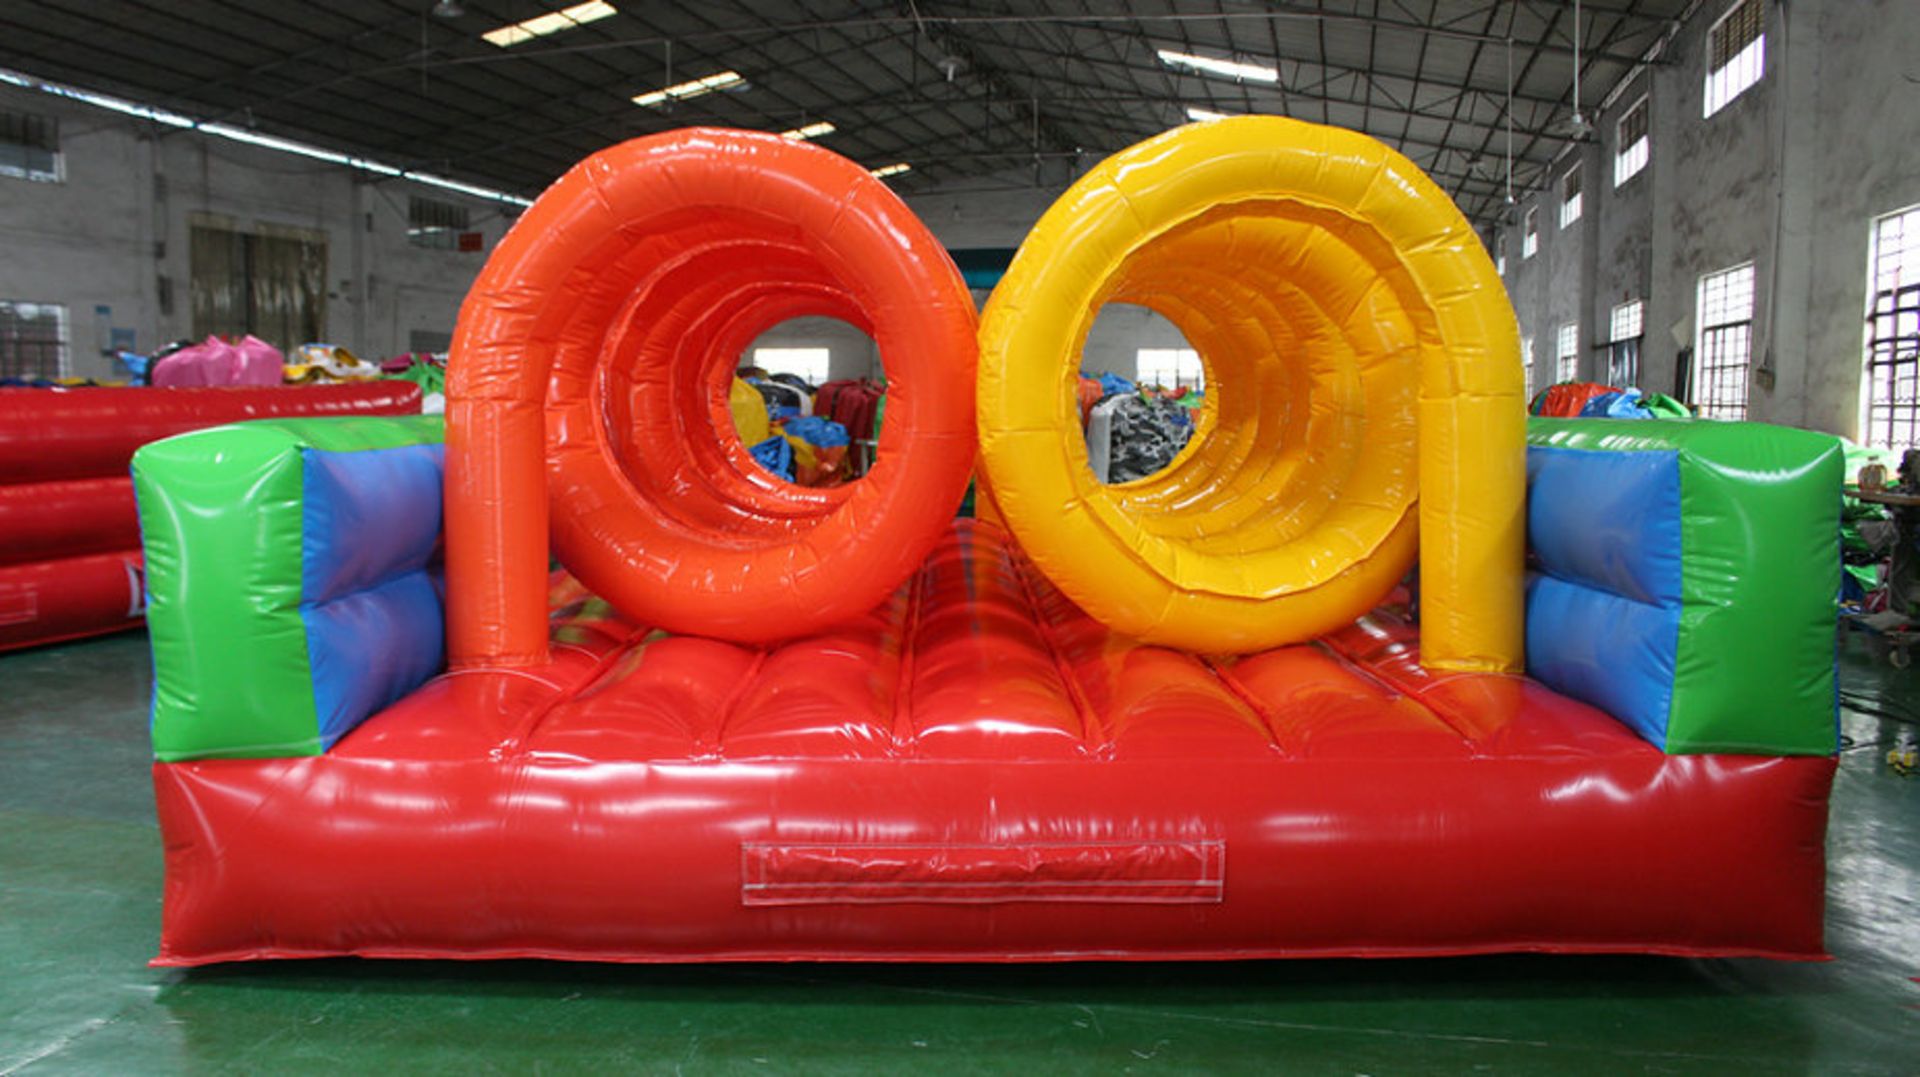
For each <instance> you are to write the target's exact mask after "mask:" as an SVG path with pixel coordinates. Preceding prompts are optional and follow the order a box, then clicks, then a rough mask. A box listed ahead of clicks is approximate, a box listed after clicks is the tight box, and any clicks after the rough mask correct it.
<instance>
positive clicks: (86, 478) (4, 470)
mask: <svg viewBox="0 0 1920 1077" xmlns="http://www.w3.org/2000/svg"><path fill="white" fill-rule="evenodd" d="M419 411H420V387H419V386H417V385H414V384H413V383H412V382H404V381H382V382H373V383H368V384H361V385H335V386H300V387H285V388H271V389H262V388H248V389H239V388H236V389H147V388H84V389H0V651H7V650H12V649H14V648H17V647H31V646H35V645H37V644H42V643H54V642H58V641H60V640H66V639H76V638H79V637H82V636H93V635H99V634H101V633H105V632H118V631H121V630H123V629H127V628H133V627H136V626H138V625H139V624H140V622H141V616H142V612H143V609H144V599H143V593H142V580H141V557H140V524H139V521H138V520H137V519H136V518H135V513H134V504H133V480H132V479H130V478H129V477H128V475H127V465H128V463H129V461H131V460H132V459H133V453H134V450H135V449H138V448H139V447H140V446H142V445H145V444H146V443H147V442H150V441H157V440H159V439H160V438H164V437H169V436H171V435H174V434H181V433H185V432H187V431H189V430H198V429H201V428H203V427H208V426H219V425H221V424H223V423H231V422H238V421H240V420H242V419H272V418H286V417H290V416H296V415H298V416H314V415H412V414H417V413H418V412H419Z"/></svg>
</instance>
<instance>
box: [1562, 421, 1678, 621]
mask: <svg viewBox="0 0 1920 1077" xmlns="http://www.w3.org/2000/svg"><path fill="white" fill-rule="evenodd" d="M1527 545H1528V546H1529V547H1531V549H1532V550H1533V552H1534V554H1535V555H1537V556H1538V557H1539V559H1540V564H1541V568H1542V569H1543V570H1544V571H1546V572H1547V573H1548V574H1550V575H1553V576H1557V577H1560V578H1561V579H1565V580H1574V581H1578V582H1580V583H1584V584H1586V585H1587V586H1589V587H1592V588H1594V589H1596V590H1600V591H1607V592H1611V593H1614V594H1618V595H1623V596H1625V597H1627V598H1630V599H1633V600H1634V601H1637V602H1648V603H1660V604H1677V603H1678V602H1679V601H1680V580H1681V577H1680V458H1679V453H1678V452H1673V451H1666V452H1603V451H1597V450H1587V449H1562V448H1553V447H1544V446H1534V447H1532V448H1529V449H1528V450H1527Z"/></svg>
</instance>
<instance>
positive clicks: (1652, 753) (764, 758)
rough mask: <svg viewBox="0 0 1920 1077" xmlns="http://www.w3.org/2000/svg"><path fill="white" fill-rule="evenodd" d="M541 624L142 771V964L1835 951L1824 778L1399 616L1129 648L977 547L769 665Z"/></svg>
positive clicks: (562, 619)
mask: <svg viewBox="0 0 1920 1077" xmlns="http://www.w3.org/2000/svg"><path fill="white" fill-rule="evenodd" d="M556 607H557V608H556V613H555V617H554V621H553V639H554V655H555V658H554V660H553V661H552V662H551V664H549V665H547V666H545V667H541V668H538V669H534V670H471V671H462V672H457V673H454V674H451V675H445V676H442V677H439V678H437V679H436V680H434V681H431V682H429V683H428V685H427V686H426V687H424V688H422V689H421V690H419V691H417V692H416V693H414V694H413V695H412V696H410V697H408V698H407V699H405V700H403V701H402V702H401V703H399V704H398V705H396V706H394V707H392V708H389V709H388V710H387V711H385V712H384V713H381V714H379V715H376V716H375V717H373V718H372V719H370V720H368V721H367V722H366V723H365V724H363V725H362V726H360V727H359V728H358V729H357V730H355V731H354V732H352V733H351V734H349V735H348V736H347V737H346V738H345V739H344V740H342V741H341V742H340V743H339V744H338V745H336V746H335V747H334V748H333V749H332V750H330V751H328V752H327V753H326V754H324V755H320V756H314V757H308V758H297V759H258V760H209V761H198V762H185V763H171V764H157V765H156V766H155V770H154V776H155V783H156V787H157V792H158V797H159V811H160V822H161V826H162V829H163V832H164V836H165V841H166V857H167V894H166V902H165V925H164V939H163V942H162V947H161V952H160V956H159V957H158V958H157V959H156V961H157V963H158V964H162V965H195V964H202V963H207V962H215V961H227V960H236V959H247V958H263V957H302V956H319V955H328V954H360V955H368V956H376V955H377V956H407V957H460V958H478V957H516V956H536V957H555V958H570V959H591V960H613V961H686V960H767V959H771V960H784V959H832V960H842V959H854V960H888V961H899V960H915V961H917V960H985V961H997V960H1070V959H1081V958H1123V959H1134V958H1138V959H1159V958H1230V957H1258V956H1307V955H1395V954H1452V953H1474V952H1483V951H1497V950H1549V951H1591V952H1602V951H1654V952H1661V953H1672V954H1689V955H1723V956H1725V955H1762V956H1769V957H1786V958H1813V957H1818V956H1821V954H1822V943H1821V928H1820V924H1821V908H1822V901H1823V872H1824V862H1823V841H1824V834H1825V826H1826V811H1825V804H1826V797H1827V793H1828V789H1829V785H1830V783H1831V780H1832V776H1833V770H1834V761H1833V760H1832V759H1831V758H1830V757H1788V758H1762V757H1757V756H1729V755H1667V754H1664V753H1662V752H1661V751H1659V750H1658V749H1657V748H1655V747H1653V746H1652V745H1650V744H1648V743H1646V742H1645V741H1643V740H1641V739H1640V738H1639V737H1637V736H1636V735H1634V734H1633V733H1632V732H1631V731H1630V730H1628V729H1627V728H1626V727H1625V726H1623V725H1622V724H1621V723H1619V722H1617V721H1615V720H1614V719H1613V718H1610V717H1608V716H1607V715H1605V714H1603V713H1601V712H1600V711H1597V710H1594V709H1593V708H1591V707H1588V706H1585V705H1583V704H1580V703H1576V702H1573V701H1571V700H1568V699H1566V698H1563V697H1561V696H1558V695H1555V694H1553V693H1552V692H1550V691H1548V690H1546V689H1544V688H1542V687H1540V686H1539V685H1537V684H1535V683H1533V682H1530V681H1527V680H1524V679H1522V678H1519V677H1513V676H1504V675H1494V674H1436V673H1432V672H1428V671H1424V670H1422V669H1421V668H1420V666H1419V665H1418V662H1417V654H1416V651H1415V646H1414V643H1413V642H1412V641H1413V638H1414V637H1413V635H1412V632H1411V631H1410V630H1409V629H1408V628H1407V627H1406V626H1404V625H1403V624H1401V623H1399V622H1398V621H1396V620H1394V619H1392V618H1390V617H1386V616H1384V615H1376V616H1374V617H1370V618H1366V619H1363V620H1362V621H1361V622H1359V623H1358V624H1356V625H1355V626H1354V627H1352V628H1350V629H1347V630H1345V631H1343V632H1341V633H1338V634H1336V635H1335V636H1333V637H1330V638H1328V639H1325V640H1322V641H1319V642H1317V643H1315V644H1311V645H1304V646H1294V647H1286V648H1282V649H1279V650H1274V651H1269V652H1266V653H1263V654H1258V655H1253V656H1250V657H1245V658H1240V659H1220V660H1209V659H1206V658H1200V657H1194V656H1191V655H1187V654H1184V653H1180V652H1177V651H1172V650H1166V649H1162V648H1157V647H1146V646H1139V645H1135V644H1133V643H1131V642H1129V641H1127V640H1126V639H1123V638H1121V637H1118V636H1115V635H1113V634H1111V633H1109V632H1108V631H1107V630H1105V629H1103V628H1101V627H1100V626H1099V625H1098V624H1096V623H1095V622H1093V621H1092V620H1090V619H1088V618H1087V617H1086V616H1085V615H1084V614H1082V613H1080V612H1079V611H1078V610H1077V609H1075V608H1074V607H1073V606H1072V605H1071V604H1070V603H1068V602H1067V601H1065V600H1064V599H1062V598H1061V597H1060V596H1059V594H1058V593H1057V592H1055V591H1053V590H1052V589H1051V588H1050V587H1049V586H1048V585H1047V584H1046V583H1045V582H1044V580H1042V579H1041V577H1040V576H1039V575H1038V573H1036V572H1034V571H1033V570H1032V569H1031V566H1028V565H1026V564H1024V562H1022V561H1021V560H1020V558H1019V556H1018V555H1017V554H1016V553H1015V552H1013V551H1012V550H1011V549H1010V548H1009V546H1008V544H1007V543H1006V541H1005V540H1004V538H1003V536H1002V534H1001V533H1000V532H998V531H997V530H995V529H993V528H992V527H990V526H987V525H974V524H970V523H962V524H961V525H960V526H959V528H958V530H957V531H956V532H955V533H954V534H953V535H952V536H951V537H950V538H949V539H947V540H946V541H945V542H943V543H942V544H941V545H940V546H939V547H938V548H937V549H936V550H935V552H934V554H933V555H932V556H931V557H930V559H929V560H928V561H927V562H926V564H925V566H924V567H923V568H922V569H921V570H920V571H919V572H918V573H917V574H916V575H915V576H914V577H913V578H912V579H911V580H910V581H909V583H908V584H907V585H906V586H905V587H904V588H903V589H902V590H901V592H900V593H899V594H897V595H896V596H895V597H894V598H892V599H891V600H889V601H888V602H886V603H884V604H882V605H881V606H880V607H879V608H877V609H875V610H874V611H873V612H872V613H870V614H869V615H867V616H865V617H863V618H861V619H858V620H856V621H853V622H851V623H848V624H846V625H844V626H842V627H840V628H837V629H834V630H831V631H828V632H825V633H822V634H817V635H814V636H811V637H808V638H804V639H800V640H797V641H792V642H787V643H783V644H778V645H774V646H771V647H768V648H759V647H753V646H743V645H737V644H730V643H723V642H717V641H714V640H710V639H700V638H691V637H678V636H671V635H666V634H662V633H655V632H651V631H649V630H648V629H646V628H644V627H640V626H635V625H631V624H628V623H624V622H622V621H620V620H618V619H616V618H614V617H613V616H612V615H611V614H608V613H607V612H606V607H605V606H604V604H601V603H599V602H598V601H597V600H593V599H589V598H586V597H585V596H584V595H583V594H582V593H581V592H580V591H579V589H578V588H577V586H567V585H563V586H561V587H559V588H558V589H557V593H556ZM1096 909H1097V914H1095V913H1094V912H1093V910H1096Z"/></svg>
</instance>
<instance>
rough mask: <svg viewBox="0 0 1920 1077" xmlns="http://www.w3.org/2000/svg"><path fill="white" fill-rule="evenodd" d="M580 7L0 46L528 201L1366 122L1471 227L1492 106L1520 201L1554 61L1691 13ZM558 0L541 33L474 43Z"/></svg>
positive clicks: (890, 5) (108, 86)
mask: <svg viewBox="0 0 1920 1077" xmlns="http://www.w3.org/2000/svg"><path fill="white" fill-rule="evenodd" d="M1694 2H1697V0H1694ZM575 3H576V0H325V2H317V0H315V2H306V0H150V2H145V3H142V2H127V0H35V2H32V3H16V4H7V5H5V7H4V9H0V42H4V44H0V67H9V68H12V69H15V70H18V71H21V72H23V73H26V74H29V75H34V76H37V77H39V78H42V79H47V80H52V81H57V82H61V83H65V84H68V85H71V86H77V87H81V88H84V89H88V90H94V91H100V92H106V93H112V94H117V95H120V96H123V97H127V98H132V99H134V100H137V101H140V102H142V103H146V104H150V105H156V106H162V107H165V108H168V109H171V110H173V111H177V112H180V113H183V114H185V115H188V116H192V117H194V118H196V119H201V120H205V121H217V122H221V123H226V124H232V125H236V126H243V127H250V128H252V129H254V130H256V131H258V132H259V133H261V134H268V135H277V136H282V137H287V138H294V139H300V140H303V141H306V142H310V143H313V144H317V145H320V146H323V147H326V148H329V149H334V150H340V151H344V152H348V153H352V154H356V155H361V156H365V157H369V158H372V159H375V160H379V161H384V162H386V163H389V164H393V165H398V166H401V167H406V168H414V169H422V170H431V171H434V172H438V173H440V174H443V175H448V176H453V177H457V178H460V179H463V180H467V181H470V182H474V183H479V184H485V185H487V186H490V187H494V188H499V189H503V190H507V191H511V192H515V193H520V194H527V195H531V194H533V193H536V192H537V191H538V190H539V189H540V188H542V187H543V186H545V185H546V184H547V183H548V182H550V181H551V180H553V179H554V178H555V177H556V176H558V175H559V174H560V173H561V172H562V171H564V170H565V169H566V168H567V167H568V166H569V165H570V164H572V163H573V162H574V161H576V160H578V159H579V158H581V157H582V156H585V155H586V154H588V153H590V152H592V151H593V150H595V149H597V148H599V147H601V146H604V145H606V144H608V143H611V142H615V141H618V140H620V139H625V138H630V137H633V136H635V135H641V134H646V133H648V132H652V131H660V130H664V129H667V128H671V127H679V126H685V125H689V124H724V125H730V126H737V127H751V128H759V129H762V130H768V131H776V132H778V131H788V130H792V129H796V128H802V127H805V126H807V125H809V124H818V123H821V122H823V121H824V122H825V123H830V124H832V125H833V131H832V133H830V134H826V135H822V136H818V137H817V141H819V142H820V144H822V145H825V146H828V147H830V148H832V149H834V150H837V151H838V152H840V153H843V154H845V155H847V156H849V157H852V158H854V159H855V160H858V161H860V162H861V163H863V164H865V165H867V166H868V167H870V168H880V167H883V166H887V165H892V164H895V163H901V162H904V163H906V164H909V165H911V170H910V171H906V172H904V173H901V174H899V175H897V176H894V177H892V180H891V181H892V182H893V183H895V185H896V186H897V187H898V188H899V189H901V190H902V191H903V192H906V193H913V192H915V191H919V190H925V189H928V188H930V187H932V186H935V185H941V186H945V187H949V188H950V187H952V186H955V185H959V186H971V187H980V188H985V189H992V188H993V187H995V186H1006V185H1009V184H1015V183H1034V182H1038V183H1042V184H1046V185H1058V184H1061V183H1063V182H1065V181H1066V180H1067V179H1068V178H1069V176H1070V175H1071V174H1077V172H1079V171H1082V170H1084V169H1085V168H1086V167H1087V166H1089V165H1091V164H1092V163H1093V162H1094V161H1097V160H1098V159H1100V158H1101V157H1102V156H1104V155H1106V154H1108V153H1111V152H1113V151H1115V150H1118V149H1120V148H1122V147H1124V146H1126V145H1129V144H1131V143H1133V142H1136V141H1138V140H1140V139H1142V138H1145V137H1147V136H1149V135H1153V134H1156V133H1158V132H1160V131H1163V130H1166V129H1167V128H1168V127H1171V126H1173V125H1175V124H1179V123H1184V122H1187V121H1188V119H1189V118H1190V112H1189V110H1192V109H1200V110H1207V111H1209V112H1216V113H1227V114H1235V113H1242V112H1266V113H1277V114H1282V115H1288V116H1294V117H1298V118H1301V119H1306V120H1313V121H1317V122H1322V123H1332V124H1339V125H1341V126H1345V127H1352V128H1358V129H1360V130H1363V131H1366V132H1368V133H1370V134H1372V135H1374V136H1376V137H1378V138H1380V139H1382V140H1383V141H1385V142H1387V143H1388V144H1390V145H1392V146H1394V147H1396V148H1398V149H1399V150H1401V151H1402V152H1404V153H1406V154H1407V155H1408V156H1410V157H1412V158H1413V159H1414V160H1415V161H1417V162H1419V164H1420V165H1422V166H1423V167H1425V168H1426V169H1427V170H1428V171H1429V172H1431V173H1432V174H1433V175H1434V177H1435V178H1436V179H1437V180H1438V181H1439V182H1440V183H1441V184H1442V185H1443V186H1444V187H1446V188H1447V190H1448V191H1449V192H1450V193H1452V194H1453V196H1454V197H1455V199H1456V200H1457V201H1458V202H1459V203H1460V205H1461V207H1462V208H1463V209H1464V210H1465V211H1466V212H1467V214H1468V215H1469V216H1471V217H1473V218H1474V219H1475V221H1476V222H1477V223H1480V224H1483V225H1484V224H1487V223H1489V222H1491V221H1492V220H1494V219H1496V218H1497V217H1498V216H1499V214H1500V213H1501V210H1502V207H1503V205H1504V204H1505V196H1506V190H1507V160H1508V146H1509V139H1508V129H1509V121H1511V131H1512V135H1511V155H1512V160H1513V162H1514V168H1513V185H1514V191H1515V193H1516V194H1524V193H1525V192H1526V191H1527V190H1528V189H1530V188H1533V187H1536V186H1540V185H1542V184H1543V183H1544V181H1545V177H1546V176H1547V174H1548V172H1549V170H1550V168H1551V165H1552V163H1553V161H1554V160H1555V159H1556V158H1557V157H1558V156H1559V155H1560V154H1561V153H1562V152H1563V151H1564V150H1565V149H1566V148H1567V146H1568V145H1569V143H1570V139H1572V138H1574V137H1576V136H1577V135H1578V134H1579V131H1578V127H1577V125H1575V124H1573V123H1572V122H1571V118H1572V115H1573V106H1574V84H1575V83H1574V75H1575V68H1576V60H1577V66H1578V70H1579V75H1580V93H1581V107H1582V111H1583V112H1584V113H1585V115H1586V116H1588V117H1589V118H1590V117H1592V116H1593V115H1594V113H1595V112H1596V111H1597V106H1598V104H1599V103H1600V102H1601V101H1602V100H1603V99H1604V98H1605V97H1606V96H1607V94H1608V92H1609V91H1610V90H1612V89H1613V88H1614V87H1615V86H1616V84H1618V83H1620V82H1621V81H1622V80H1623V79H1625V78H1627V77H1628V76H1629V75H1630V74H1631V73H1632V72H1634V70H1635V69H1636V67H1637V66H1638V65H1639V64H1641V63H1642V62H1643V60H1644V58H1645V57H1647V56H1648V55H1649V53H1650V52H1654V53H1657V51H1658V47H1659V46H1660V45H1661V43H1662V42H1663V41H1664V39H1665V38H1666V37H1667V36H1668V35H1669V34H1670V32H1671V31H1672V29H1673V28H1674V25H1675V22H1676V20H1677V19H1679V18H1680V17H1681V16H1682V15H1683V13H1684V12H1685V11H1686V10H1687V9H1689V8H1690V6H1691V4H1690V2H1689V0H1597V2H1593V3H1584V2H1583V3H1582V4H1581V5H1580V18H1579V20H1578V22H1579V30H1578V38H1579V43H1578V49H1577V51H1576V47H1575V37H1576V33H1575V22H1576V20H1575V18H1574V5H1573V4H1572V3H1559V2H1547V0H1319V2H1315V3H1305V2H1302V3H1282V2H1269V3H1255V2H1236V0H1132V2H1125V3H1106V2H1100V0H1035V2H1025V3H1013V2H999V0H900V2H882V0H709V2H688V3H666V2H662V0H604V2H600V3H593V4H580V5H578V7H570V5H573V4H575ZM562 8H570V10H572V11H573V13H574V14H573V17H571V18H567V19H563V20H558V21H556V20H549V24H551V25H557V26H559V27H560V29H559V30H558V32H553V33H548V34H540V35H532V34H525V33H522V34H517V35H509V36H519V37H522V40H519V41H518V42H516V43H514V44H510V45H505V46H503V45H499V44H495V43H493V42H490V41H489V40H487V39H486V38H484V37H483V36H482V35H483V34H487V33H489V32H492V31H497V30H500V29H501V28H503V27H506V26H509V25H512V24H516V23H520V22H522V21H523V20H526V19H529V18H533V17H537V16H539V15H541V14H543V13H546V12H550V11H555V10H559V9H562ZM536 25H538V24H536ZM496 37H497V38H498V37H499V35H496ZM1163 53H1164V54H1185V55H1188V56H1194V57H1199V58H1200V60H1199V61H1198V65H1197V66H1196V63H1195V62H1194V61H1180V60H1175V61H1173V62H1169V61H1168V60H1167V59H1165V58H1163ZM1208 61H1229V62H1231V63H1234V64H1243V65H1247V67H1245V68H1236V69H1232V73H1221V72H1220V71H1219V70H1205V69H1204V68H1207V67H1217V65H1210V64H1209V63H1208ZM727 72H734V73H737V74H738V76H739V78H740V81H739V83H738V84H735V85H732V86H730V87H728V88H724V89H718V90H714V91H712V92H706V93H703V94H700V95H698V96H686V97H682V98H678V99H674V98H670V99H668V100H667V101H666V102H664V103H661V104H656V105H653V106H646V105H642V104H636V103H635V101H634V98H635V97H636V96H639V95H643V94H646V93H648V92H651V91H659V90H662V89H664V88H666V87H669V86H676V85H679V84H682V83H686V82H688V81H689V80H695V79H699V78H702V77H707V76H715V75H724V74H725V73H727ZM719 81H722V82H725V81H729V80H726V79H724V78H723V79H721V80H719ZM1509 99H1511V108H1509V104H1508V102H1509ZM1587 137H1593V136H1592V135H1591V134H1589V135H1588V136H1587ZM1609 141H1610V140H1609Z"/></svg>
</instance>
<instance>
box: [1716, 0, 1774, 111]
mask: <svg viewBox="0 0 1920 1077" xmlns="http://www.w3.org/2000/svg"><path fill="white" fill-rule="evenodd" d="M1766 66H1767V35H1766V4H1765V3H1764V0H1739V3H1736V4H1734V5H1733V6H1732V7H1730V8H1728V9H1727V11H1726V13H1725V14H1723V15H1721V16H1720V19H1719V21H1717V22H1715V23H1714V24H1713V29H1711V30H1709V31H1707V86H1706V97H1705V100H1704V103H1703V106H1702V107H1703V109H1704V112H1703V113H1702V115H1703V116H1711V115H1713V114H1714V113H1716V112H1718V111H1720V110H1721V109H1723V108H1725V107H1726V106H1727V103H1728V102H1730V101H1732V100H1733V99H1734V98H1736V97H1739V96H1740V94H1741V92H1742V91H1744V90H1745V89H1746V88H1747V87H1749V86H1751V85H1753V84H1754V83H1756V82H1759V81H1760V76H1761V75H1762V74H1763V73H1765V71H1766Z"/></svg>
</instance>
